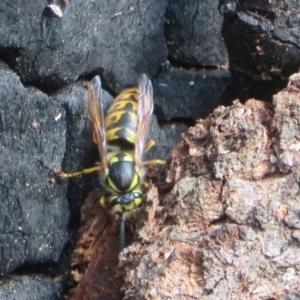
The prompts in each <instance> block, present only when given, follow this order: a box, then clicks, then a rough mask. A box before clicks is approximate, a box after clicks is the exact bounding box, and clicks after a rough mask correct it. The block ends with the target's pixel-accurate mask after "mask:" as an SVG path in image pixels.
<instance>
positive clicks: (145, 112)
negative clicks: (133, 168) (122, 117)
mask: <svg viewBox="0 0 300 300" xmlns="http://www.w3.org/2000/svg"><path fill="white" fill-rule="evenodd" d="M153 106H154V103H153V88H152V83H151V80H150V79H149V78H148V77H147V76H146V75H145V74H142V75H141V76H140V78H139V100H138V117H137V131H136V140H135V163H136V165H138V166H141V165H142V163H143V161H142V156H143V152H144V146H145V141H146V136H147V132H148V127H149V123H150V120H151V115H152V112H153Z"/></svg>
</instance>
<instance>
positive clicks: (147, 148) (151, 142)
mask: <svg viewBox="0 0 300 300" xmlns="http://www.w3.org/2000/svg"><path fill="white" fill-rule="evenodd" d="M154 145H155V142H154V141H153V140H150V141H149V142H148V143H147V145H146V146H145V147H144V152H146V151H148V150H149V149H151V148H152V147H153V146H154Z"/></svg>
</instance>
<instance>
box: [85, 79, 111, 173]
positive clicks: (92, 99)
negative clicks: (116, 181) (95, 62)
mask: <svg viewBox="0 0 300 300" xmlns="http://www.w3.org/2000/svg"><path fill="white" fill-rule="evenodd" d="M88 109H89V113H90V118H91V121H92V123H93V129H94V135H95V137H96V141H97V146H98V151H99V154H100V157H101V165H102V168H103V169H105V168H107V144H106V131H105V125H104V113H103V104H102V86H101V80H100V77H99V76H95V77H94V78H93V79H92V81H91V82H89V83H88Z"/></svg>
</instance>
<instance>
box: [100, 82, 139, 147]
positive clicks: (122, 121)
mask: <svg viewBox="0 0 300 300" xmlns="http://www.w3.org/2000/svg"><path fill="white" fill-rule="evenodd" d="M137 112H138V89H136V88H131V89H127V90H125V91H123V92H122V93H121V94H120V95H119V96H118V97H117V98H116V99H115V101H114V103H113V104H112V106H111V107H110V108H109V110H108V112H107V116H106V118H105V129H106V135H107V136H106V137H107V141H108V142H109V141H116V140H120V141H122V140H123V141H127V142H128V143H130V144H134V142H135V138H136V126H137Z"/></svg>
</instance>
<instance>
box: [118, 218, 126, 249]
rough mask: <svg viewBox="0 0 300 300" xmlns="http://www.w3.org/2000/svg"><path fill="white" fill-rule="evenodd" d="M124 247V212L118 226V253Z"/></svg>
mask: <svg viewBox="0 0 300 300" xmlns="http://www.w3.org/2000/svg"><path fill="white" fill-rule="evenodd" d="M125 246H126V236H125V212H123V213H122V219H121V224H120V241H119V249H120V252H121V251H122V250H123V249H124V248H125Z"/></svg>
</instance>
